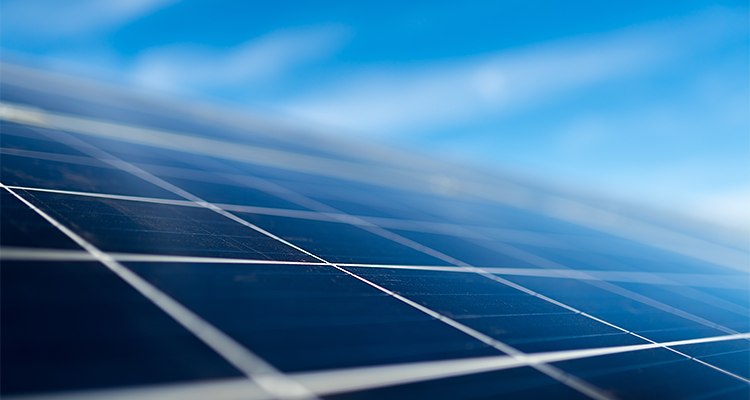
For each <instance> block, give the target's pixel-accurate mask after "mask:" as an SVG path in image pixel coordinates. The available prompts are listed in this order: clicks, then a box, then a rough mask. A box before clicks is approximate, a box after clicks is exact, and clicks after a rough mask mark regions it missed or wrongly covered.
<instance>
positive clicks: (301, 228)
mask: <svg viewBox="0 0 750 400" xmlns="http://www.w3.org/2000/svg"><path fill="white" fill-rule="evenodd" d="M238 215H242V216H243V218H246V219H247V220H248V221H250V222H252V223H253V224H256V225H258V226H260V227H261V228H263V229H265V230H267V231H269V232H271V233H273V234H275V235H277V236H280V237H282V238H284V239H285V240H288V241H290V242H292V243H294V244H295V245H297V246H299V247H301V248H303V249H305V250H307V251H309V252H312V253H313V254H315V255H317V256H319V257H322V258H323V259H324V260H327V261H330V262H340V263H362V264H402V265H449V264H448V263H446V262H445V261H442V260H440V259H437V258H435V257H431V256H428V255H426V254H424V253H421V252H419V251H417V250H414V249H412V248H409V247H407V246H405V245H402V244H399V243H396V242H393V241H391V240H388V239H385V238H383V237H380V236H378V235H376V234H374V233H370V232H367V231H365V230H363V229H360V228H358V227H356V226H352V225H349V224H344V223H337V222H324V221H308V220H301V219H294V218H286V217H275V216H268V215H258V214H248V213H238Z"/></svg>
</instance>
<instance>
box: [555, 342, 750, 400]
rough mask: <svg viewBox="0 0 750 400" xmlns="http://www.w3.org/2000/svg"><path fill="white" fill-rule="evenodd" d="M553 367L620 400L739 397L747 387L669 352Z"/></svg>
mask: <svg viewBox="0 0 750 400" xmlns="http://www.w3.org/2000/svg"><path fill="white" fill-rule="evenodd" d="M554 365H555V366H557V367H559V368H560V369H562V370H563V371H566V372H568V373H572V374H574V375H576V376H578V377H580V378H582V379H585V380H586V381H588V382H590V383H592V384H594V385H596V386H598V387H600V388H602V389H604V390H606V391H609V392H610V393H612V394H613V395H614V396H617V397H618V398H632V399H643V398H654V399H679V398H702V396H708V397H711V396H713V395H715V394H718V393H720V392H722V391H725V390H730V391H734V390H737V391H738V392H737V393H738V394H739V393H741V392H739V391H740V390H742V389H741V388H742V387H743V386H744V387H746V388H747V387H748V384H747V383H745V382H742V381H740V380H738V379H736V378H733V377H731V376H729V375H727V374H724V373H722V372H719V371H716V370H715V369H712V368H710V367H707V366H705V365H702V364H700V363H698V362H696V361H694V360H690V359H688V358H686V357H683V356H680V355H678V354H675V353H673V352H671V351H669V350H666V349H651V350H642V351H637V352H630V353H623V354H615V355H609V356H602V357H593V358H585V359H579V360H571V361H564V362H559V363H555V364H554ZM686 377H692V379H691V378H687V379H686ZM737 398H741V397H737Z"/></svg>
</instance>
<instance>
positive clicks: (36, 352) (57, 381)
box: [0, 261, 241, 394]
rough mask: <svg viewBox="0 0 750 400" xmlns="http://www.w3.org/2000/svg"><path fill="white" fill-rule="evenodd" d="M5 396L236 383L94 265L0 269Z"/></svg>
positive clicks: (210, 355) (204, 350)
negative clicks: (213, 380) (168, 384)
mask: <svg viewBox="0 0 750 400" xmlns="http://www.w3.org/2000/svg"><path fill="white" fill-rule="evenodd" d="M0 273H1V274H2V279H1V280H0V281H1V282H2V283H1V284H2V291H1V293H2V294H1V296H2V302H1V303H0V307H1V308H2V325H3V340H2V343H1V344H0V345H1V346H2V361H3V368H2V381H3V385H2V393H3V394H10V393H18V392H37V391H47V390H52V391H58V390H72V389H89V388H96V387H107V386H121V385H142V384H154V383H165V382H177V381H187V380H195V379H211V378H219V377H232V376H240V375H241V374H240V373H239V371H237V370H236V369H235V368H234V367H232V366H231V365H230V364H229V363H228V362H226V361H225V360H223V359H222V358H221V357H219V356H218V355H217V354H216V353H215V352H214V351H213V350H212V349H210V348H209V347H208V346H206V345H205V344H203V343H202V342H200V341H199V340H198V339H197V338H196V337H195V336H194V335H193V334H191V333H190V332H188V331H187V330H186V329H184V328H183V327H181V326H180V325H178V324H177V323H176V322H175V321H174V320H172V319H171V318H170V317H169V316H168V315H167V314H165V313H164V312H163V311H161V310H160V309H158V308H157V307H156V306H154V305H153V304H152V303H151V302H150V301H148V300H147V299H146V298H145V297H143V296H142V295H141V294H140V293H138V292H136V291H135V290H134V289H133V288H131V287H130V286H128V285H127V284H126V283H125V282H123V281H122V280H121V279H120V278H119V277H117V276H115V275H114V274H113V273H112V272H110V271H109V270H108V269H107V268H106V267H105V266H104V265H102V264H100V263H97V262H89V263H65V262H53V263H43V262H33V263H32V262H8V261H5V262H3V266H2V271H1V272H0Z"/></svg>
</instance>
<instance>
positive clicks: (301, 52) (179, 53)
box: [133, 26, 349, 91]
mask: <svg viewBox="0 0 750 400" xmlns="http://www.w3.org/2000/svg"><path fill="white" fill-rule="evenodd" d="M348 37H349V31H348V29H346V28H344V27H342V26H324V27H313V28H300V29H288V30H279V31H275V32H271V33H269V34H267V35H264V36H262V37H260V38H256V39H253V40H250V41H247V42H245V43H242V44H240V45H238V46H235V47H232V48H229V49H215V48H210V47H201V46H194V45H186V44H181V45H180V44H178V45H170V46H165V47H159V48H152V49H149V50H147V51H146V52H144V53H143V54H141V55H140V56H139V59H138V61H137V62H136V67H135V69H134V73H133V80H134V81H135V82H136V83H137V84H139V85H141V86H145V87H149V88H155V89H161V90H170V91H184V90H198V91H199V90H202V89H208V90H210V89H216V88H224V87H234V88H237V87H241V86H242V85H245V84H252V83H258V82H261V81H268V80H272V79H274V78H277V77H279V76H283V75H284V74H285V73H288V72H289V71H290V70H291V69H293V68H295V67H298V66H300V65H304V64H307V63H310V62H314V61H317V60H320V59H323V58H325V57H327V56H330V55H331V54H333V53H334V52H336V51H338V50H339V49H340V48H341V47H342V46H343V45H344V44H345V42H346V41H347V39H348Z"/></svg>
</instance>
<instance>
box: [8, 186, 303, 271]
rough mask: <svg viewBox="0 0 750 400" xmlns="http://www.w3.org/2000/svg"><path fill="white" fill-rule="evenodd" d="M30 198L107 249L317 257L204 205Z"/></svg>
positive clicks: (28, 195)
mask: <svg viewBox="0 0 750 400" xmlns="http://www.w3.org/2000/svg"><path fill="white" fill-rule="evenodd" d="M23 195H24V196H25V197H26V198H28V199H29V200H30V201H31V202H33V203H36V204H37V206H39V207H41V208H42V209H44V210H45V211H46V212H48V213H49V214H51V215H52V216H53V217H54V218H56V219H58V220H59V221H60V222H62V223H64V224H66V225H68V226H71V227H74V228H75V229H77V230H78V233H79V234H80V235H82V236H83V237H85V238H87V239H88V240H90V241H91V243H93V244H94V245H96V246H97V247H99V248H100V249H102V250H105V251H111V252H123V253H145V254H168V255H186V256H199V257H227V258H252V259H261V260H288V261H311V260H313V258H311V257H309V256H307V255H305V254H303V253H301V252H299V251H297V250H295V249H293V248H291V247H289V246H287V245H285V244H283V243H280V242H279V241H277V240H275V239H272V238H270V237H268V236H266V235H264V234H261V233H259V232H257V231H255V230H253V229H251V228H249V227H247V226H243V225H240V224H239V223H237V222H235V221H232V220H230V219H229V218H227V217H224V216H222V215H219V214H217V213H215V212H213V211H211V210H208V209H206V208H202V207H185V206H173V205H165V204H150V203H142V202H136V201H124V200H112V199H102V198H91V197H85V196H75V195H62V194H50V193H40V192H25V193H24V194H23Z"/></svg>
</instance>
